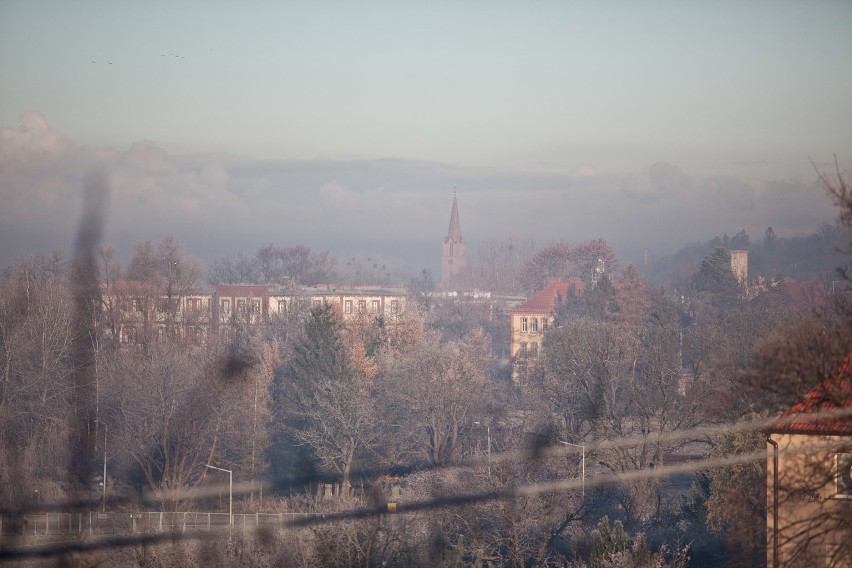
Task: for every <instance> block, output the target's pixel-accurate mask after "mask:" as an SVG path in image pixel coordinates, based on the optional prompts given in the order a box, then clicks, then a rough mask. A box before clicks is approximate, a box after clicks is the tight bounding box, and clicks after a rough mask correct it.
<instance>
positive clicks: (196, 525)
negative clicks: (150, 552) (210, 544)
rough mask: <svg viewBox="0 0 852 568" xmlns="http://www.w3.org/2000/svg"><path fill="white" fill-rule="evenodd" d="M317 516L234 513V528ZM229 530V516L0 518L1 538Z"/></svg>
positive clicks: (273, 525)
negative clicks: (2, 536) (4, 536)
mask: <svg viewBox="0 0 852 568" xmlns="http://www.w3.org/2000/svg"><path fill="white" fill-rule="evenodd" d="M318 514H320V513H236V514H234V515H233V517H234V525H233V528H234V530H235V531H243V532H248V531H251V530H254V529H256V528H260V527H263V528H281V527H283V526H284V524H285V523H287V522H290V521H291V520H293V519H300V518H306V517H310V516H314V515H318ZM227 526H228V513H200V512H184V513H165V512H145V511H141V512H105V513H99V512H94V511H90V512H87V513H40V514H34V515H16V516H6V517H0V535H16V536H60V535H67V534H75V533H97V534H128V533H136V532H188V531H209V530H211V529H222V528H224V527H227Z"/></svg>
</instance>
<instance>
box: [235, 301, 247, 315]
mask: <svg viewBox="0 0 852 568" xmlns="http://www.w3.org/2000/svg"><path fill="white" fill-rule="evenodd" d="M237 313H238V314H244V313H246V301H245V300H237Z"/></svg>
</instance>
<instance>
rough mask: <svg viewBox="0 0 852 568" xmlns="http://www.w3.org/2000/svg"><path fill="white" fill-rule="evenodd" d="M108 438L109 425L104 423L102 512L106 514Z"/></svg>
mask: <svg viewBox="0 0 852 568" xmlns="http://www.w3.org/2000/svg"><path fill="white" fill-rule="evenodd" d="M106 436H107V425H106V422H104V479H103V481H104V504H103V508H102V509H101V511H102V512H104V513H105V512H106V490H107V478H106V460H107V454H106Z"/></svg>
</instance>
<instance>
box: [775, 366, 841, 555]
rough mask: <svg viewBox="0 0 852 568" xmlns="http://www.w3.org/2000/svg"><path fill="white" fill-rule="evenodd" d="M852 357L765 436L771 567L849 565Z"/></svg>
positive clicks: (787, 413) (789, 411)
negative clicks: (843, 411)
mask: <svg viewBox="0 0 852 568" xmlns="http://www.w3.org/2000/svg"><path fill="white" fill-rule="evenodd" d="M844 409H852V355H850V356H849V357H847V359H846V361H845V362H844V364H843V365H841V367H839V369H838V371H837V373H836V375H835V376H832V377H829V379H828V380H826V381H825V382H823V383H822V384H821V385H820V386H819V387H818V388H816V389H814V390H813V391H811V392H810V393H809V394H808V395H807V396H806V397H805V399H804V400H803V401H802V402H799V403H797V404H796V405H794V406H793V407H792V408H791V409H790V410H788V411H787V412H786V413H785V414H784V416H783V417H782V418H781V419H780V420H779V421H778V423H776V424H775V425H774V426H773V427H771V428H770V429H769V430H768V436H767V467H766V474H767V480H766V481H767V491H766V493H767V508H766V516H767V519H766V528H767V566H769V567H770V568H771V567H775V566H785V567H790V566H802V567H828V566H831V567H846V568H849V567H852V416H850V415H849V414H845V415H841V416H838V415H836V414H835V415H834V416H828V417H825V415H823V417H820V416H818V415H817V413H818V412H823V413H824V412H826V411H827V412H832V411H833V412H838V411H842V410H844Z"/></svg>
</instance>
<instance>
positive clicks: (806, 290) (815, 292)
mask: <svg viewBox="0 0 852 568" xmlns="http://www.w3.org/2000/svg"><path fill="white" fill-rule="evenodd" d="M784 286H785V287H786V288H787V292H788V293H789V294H790V302H791V303H792V304H793V307H794V308H796V309H799V310H801V309H805V308H813V307H815V306H819V305H820V304H823V303H824V302H825V301H826V299H827V298H828V294H827V293H826V291H825V287H824V286H823V285H822V284H821V283H818V282H797V281H796V280H793V279H792V278H785V279H784Z"/></svg>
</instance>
